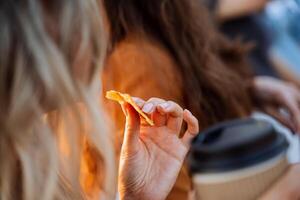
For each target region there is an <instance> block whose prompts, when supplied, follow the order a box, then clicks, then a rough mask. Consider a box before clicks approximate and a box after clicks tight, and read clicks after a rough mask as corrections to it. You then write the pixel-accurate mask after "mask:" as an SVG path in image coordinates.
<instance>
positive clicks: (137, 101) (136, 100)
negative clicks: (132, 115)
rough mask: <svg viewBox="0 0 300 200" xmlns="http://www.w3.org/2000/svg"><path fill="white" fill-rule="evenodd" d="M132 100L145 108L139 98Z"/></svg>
mask: <svg viewBox="0 0 300 200" xmlns="http://www.w3.org/2000/svg"><path fill="white" fill-rule="evenodd" d="M132 100H133V101H134V102H135V103H136V104H137V105H138V106H139V107H141V106H143V102H142V101H141V100H140V99H139V98H136V97H132Z"/></svg>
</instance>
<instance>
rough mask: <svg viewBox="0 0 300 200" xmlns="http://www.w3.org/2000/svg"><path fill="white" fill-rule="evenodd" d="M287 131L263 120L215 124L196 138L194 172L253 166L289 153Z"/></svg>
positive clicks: (193, 148)
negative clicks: (275, 127)
mask: <svg viewBox="0 0 300 200" xmlns="http://www.w3.org/2000/svg"><path fill="white" fill-rule="evenodd" d="M287 148H288V142H287V140H286V138H285V136H284V135H283V134H280V133H278V132H277V131H276V130H275V129H274V128H273V126H272V125H271V124H270V123H268V122H266V121H262V120H256V119H243V120H235V121H230V122H225V123H221V124H218V125H216V126H213V127H212V128H209V129H207V130H206V131H203V132H202V133H200V134H199V136H198V137H196V138H195V139H194V140H193V141H192V147H191V152H190V154H189V158H188V162H189V166H190V171H191V172H192V173H203V172H205V173H206V172H225V171H231V170H235V169H241V168H245V167H250V166H253V165H256V164H259V163H261V162H264V161H266V160H268V159H271V158H274V157H276V156H277V155H279V154H281V153H284V152H286V150H287Z"/></svg>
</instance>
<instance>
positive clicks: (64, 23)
mask: <svg viewBox="0 0 300 200" xmlns="http://www.w3.org/2000/svg"><path fill="white" fill-rule="evenodd" d="M0 26H1V31H0V199H1V200H7V199H24V200H35V199H39V200H40V199H41V200H44V199H45V200H46V199H86V198H93V199H94V198H95V199H96V198H99V196H98V195H96V194H98V193H99V192H101V194H102V195H101V197H102V198H105V199H113V198H114V194H115V192H116V191H115V188H116V174H115V172H116V167H115V163H114V162H115V158H114V152H113V146H112V141H111V138H110V137H109V136H108V135H109V134H108V132H109V130H108V129H107V126H106V124H105V123H106V120H105V117H104V114H103V113H102V111H101V109H100V107H101V106H99V105H98V104H99V103H98V98H99V92H100V91H101V87H100V80H99V75H100V70H101V69H100V66H102V61H103V60H104V56H105V55H104V54H105V51H106V44H105V41H106V39H105V38H106V36H105V34H104V31H103V30H102V28H103V26H102V21H101V18H100V13H99V5H98V4H97V2H96V0H51V1H49V0H22V1H18V0H6V1H1V2H0ZM86 52H91V55H92V59H91V64H90V66H89V67H88V69H87V71H88V76H87V77H85V78H82V79H81V78H80V74H79V75H78V73H76V72H74V69H73V68H74V63H75V62H77V60H78V59H79V60H80V59H81V58H82V57H84V54H86ZM78 104H80V105H78ZM100 169H101V170H100Z"/></svg>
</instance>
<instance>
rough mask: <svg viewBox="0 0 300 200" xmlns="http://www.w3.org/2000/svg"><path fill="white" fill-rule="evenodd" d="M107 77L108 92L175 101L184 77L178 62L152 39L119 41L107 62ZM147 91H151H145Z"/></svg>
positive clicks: (105, 72) (105, 70)
mask: <svg viewBox="0 0 300 200" xmlns="http://www.w3.org/2000/svg"><path fill="white" fill-rule="evenodd" d="M104 75H105V77H103V78H104V80H105V81H106V83H104V85H107V84H109V83H111V84H110V88H109V89H116V90H120V91H122V92H129V93H131V94H132V95H139V96H141V97H143V98H148V96H157V97H164V98H172V97H173V95H175V94H176V96H178V95H179V93H180V92H181V76H180V73H179V71H178V67H177V66H176V62H175V60H174V59H173V57H172V56H171V54H170V53H169V52H168V51H167V50H166V49H165V48H164V47H163V46H161V45H160V44H159V43H158V42H156V41H153V40H150V39H138V38H126V39H125V40H123V41H122V42H120V43H119V44H118V45H117V46H116V47H115V49H114V51H113V52H112V53H111V54H110V55H109V57H108V59H107V62H106V65H105V69H104ZM174 83H177V84H174ZM145 90H148V92H147V93H145V92H142V91H145ZM164 94H165V95H164ZM168 94H169V95H168Z"/></svg>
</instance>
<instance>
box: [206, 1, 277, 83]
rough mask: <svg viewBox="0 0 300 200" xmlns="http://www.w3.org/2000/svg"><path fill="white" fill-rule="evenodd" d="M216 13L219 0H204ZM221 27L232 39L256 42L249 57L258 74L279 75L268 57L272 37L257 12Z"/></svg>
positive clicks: (229, 21) (212, 11)
mask: <svg viewBox="0 0 300 200" xmlns="http://www.w3.org/2000/svg"><path fill="white" fill-rule="evenodd" d="M202 1H203V2H204V4H205V5H206V7H207V8H208V9H209V10H210V11H211V13H212V14H214V11H215V8H216V7H217V3H218V0H202ZM219 29H220V31H221V32H222V33H224V35H226V36H227V37H228V38H230V39H236V38H241V39H242V41H243V42H245V43H254V45H255V47H254V48H253V49H252V50H251V51H250V52H249V55H248V59H249V62H250V64H251V66H252V68H253V71H254V73H255V74H256V75H266V76H273V77H278V74H277V72H276V71H275V70H274V68H273V66H272V63H271V62H270V60H269V58H268V50H269V48H270V45H271V39H270V37H269V35H270V34H269V33H268V31H267V29H266V28H265V27H264V26H263V25H262V24H261V22H260V20H259V17H258V16H257V15H256V14H252V15H248V16H244V17H238V18H235V19H232V20H228V21H226V22H224V23H222V24H220V26H219Z"/></svg>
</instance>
